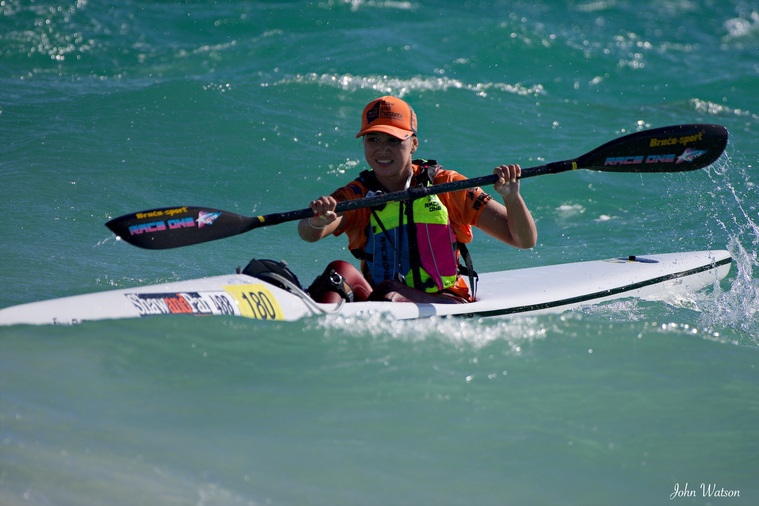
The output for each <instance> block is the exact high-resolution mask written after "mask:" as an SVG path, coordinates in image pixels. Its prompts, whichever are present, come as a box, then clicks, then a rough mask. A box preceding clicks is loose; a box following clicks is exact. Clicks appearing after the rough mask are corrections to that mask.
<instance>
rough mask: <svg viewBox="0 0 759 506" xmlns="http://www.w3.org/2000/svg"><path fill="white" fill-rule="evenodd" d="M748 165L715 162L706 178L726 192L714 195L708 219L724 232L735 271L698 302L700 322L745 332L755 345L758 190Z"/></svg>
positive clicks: (758, 331) (758, 336)
mask: <svg viewBox="0 0 759 506" xmlns="http://www.w3.org/2000/svg"><path fill="white" fill-rule="evenodd" d="M751 170H752V166H751V165H750V164H746V165H743V164H741V163H740V162H738V161H737V160H736V161H732V160H731V159H730V157H729V156H725V157H724V162H723V163H720V164H715V166H714V169H713V170H710V171H709V178H710V179H711V180H712V181H713V182H714V184H715V186H716V187H721V188H723V189H726V190H727V191H722V192H720V195H721V196H722V198H721V199H719V198H716V197H717V196H716V195H715V199H714V201H715V204H714V209H713V211H712V214H713V216H712V217H711V219H712V220H713V221H714V222H715V223H717V224H718V226H719V227H720V228H721V229H722V230H723V231H724V232H725V233H726V234H727V236H728V238H729V240H728V245H727V249H728V251H730V254H731V255H732V257H733V260H734V262H733V266H734V269H735V270H734V271H733V272H735V274H734V275H731V277H730V279H731V283H730V286H729V287H728V288H727V289H724V290H723V288H722V287H721V286H720V285H717V286H715V290H714V293H713V294H712V295H711V297H709V298H706V299H702V300H700V301H699V305H700V306H701V308H702V310H703V315H702V318H701V319H702V323H703V324H704V325H707V326H709V327H714V328H719V327H729V328H732V329H735V330H738V331H740V332H742V333H746V334H747V336H748V338H749V339H750V340H751V342H752V343H753V344H757V345H759V253H758V250H759V191H757V187H756V185H755V184H754V183H753V182H752V180H751V179H752V174H751Z"/></svg>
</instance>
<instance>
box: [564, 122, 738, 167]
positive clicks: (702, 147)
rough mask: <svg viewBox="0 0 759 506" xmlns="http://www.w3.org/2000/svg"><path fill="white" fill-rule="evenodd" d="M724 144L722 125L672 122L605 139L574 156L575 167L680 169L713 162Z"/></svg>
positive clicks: (724, 130) (724, 133) (725, 138)
mask: <svg viewBox="0 0 759 506" xmlns="http://www.w3.org/2000/svg"><path fill="white" fill-rule="evenodd" d="M726 146H727V129H726V128H725V127H723V126H721V125H708V124H692V125H674V126H668V127H662V128H654V129H652V130H644V131H642V132H637V133H633V134H630V135H626V136H624V137H620V138H618V139H615V140H613V141H610V142H607V143H606V144H604V145H603V146H600V147H598V148H596V149H594V150H593V151H591V152H589V153H587V154H585V155H583V156H581V157H579V158H578V159H577V168H585V169H590V170H599V171H604V172H683V171H689V170H696V169H701V168H704V167H706V166H708V165H710V164H712V163H714V162H715V161H716V160H717V159H718V158H719V157H720V155H722V153H723V152H724V151H725V147H726Z"/></svg>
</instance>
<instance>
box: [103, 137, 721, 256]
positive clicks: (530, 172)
mask: <svg viewBox="0 0 759 506" xmlns="http://www.w3.org/2000/svg"><path fill="white" fill-rule="evenodd" d="M725 146H727V129H726V128H725V127H723V126H719V125H707V124H694V125H674V126H669V127H663V128H655V129H652V130H645V131H643V132H636V133H634V134H629V135H625V136H623V137H620V138H618V139H615V140H613V141H610V142H607V143H606V144H604V145H602V146H600V147H598V148H596V149H594V150H593V151H590V152H589V153H586V154H584V155H582V156H580V157H578V158H575V159H572V160H564V161H561V162H553V163H548V164H546V165H539V166H537V167H530V168H526V169H522V179H524V178H527V177H533V176H540V175H543V174H557V173H559V172H566V171H569V170H577V169H589V170H595V171H602V172H683V171H689V170H696V169H701V168H703V167H706V166H708V165H710V164H711V163H713V162H714V161H715V160H717V158H719V157H720V155H721V154H722V152H723V151H724V150H725ZM495 182H496V176H495V174H489V175H487V176H481V177H476V178H472V179H465V180H462V181H454V182H451V183H443V184H438V185H433V186H428V187H412V188H409V189H408V190H404V191H399V192H394V193H387V194H384V195H378V196H374V197H369V198H362V199H357V200H350V201H346V202H340V203H338V205H337V209H336V211H337V212H338V213H340V212H345V211H351V210H354V209H360V208H365V207H374V206H379V205H382V204H385V203H387V202H392V201H399V200H412V199H417V198H420V197H424V196H426V195H435V194H438V193H446V192H452V191H459V190H464V189H467V188H473V187H475V186H485V185H491V184H493V183H495ZM313 214H314V213H313V211H311V209H309V208H306V209H300V210H297V211H288V212H283V213H274V214H266V215H262V216H256V217H253V218H251V217H247V216H241V215H239V214H235V213H231V212H228V211H221V210H218V209H211V208H208V207H193V206H182V207H163V208H159V209H151V210H148V211H142V212H138V213H133V214H126V215H124V216H120V217H118V218H114V219H112V220H111V221H109V222H108V223H106V226H107V227H108V228H110V229H111V230H112V231H113V233H114V234H116V235H117V236H119V237H121V238H122V239H124V240H125V241H127V242H128V243H130V244H133V245H135V246H139V247H141V248H147V249H168V248H178V247H181V246H189V245H191V244H198V243H202V242H207V241H214V240H216V239H223V238H225V237H232V236H234V235H237V234H242V233H244V232H248V231H250V230H253V229H254V228H259V227H266V226H269V225H276V224H278V223H284V222H286V221H295V220H300V219H303V218H308V217H310V216H313Z"/></svg>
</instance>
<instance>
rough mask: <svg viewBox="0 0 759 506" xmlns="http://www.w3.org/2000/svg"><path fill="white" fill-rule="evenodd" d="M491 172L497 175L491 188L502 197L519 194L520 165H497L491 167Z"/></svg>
mask: <svg viewBox="0 0 759 506" xmlns="http://www.w3.org/2000/svg"><path fill="white" fill-rule="evenodd" d="M493 174H495V175H497V176H498V181H496V182H495V184H494V185H493V188H494V189H495V191H497V192H498V193H499V194H500V195H501V196H502V197H503V198H504V199H507V198H513V197H514V196H515V195H519V178H520V176H521V175H522V167H520V166H519V165H518V164H511V165H499V166H498V167H496V168H495V169H493Z"/></svg>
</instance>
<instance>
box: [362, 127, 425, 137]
mask: <svg viewBox="0 0 759 506" xmlns="http://www.w3.org/2000/svg"><path fill="white" fill-rule="evenodd" d="M371 132H382V133H385V134H388V135H392V136H393V137H395V138H397V139H401V140H406V139H408V138H409V137H411V136H412V135H414V132H412V131H411V130H404V129H402V128H397V127H394V126H389V125H375V126H370V127H369V128H366V129H364V130H361V131H360V132H359V133H357V134H356V138H358V137H361V136H362V135H366V134H368V133H371Z"/></svg>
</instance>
